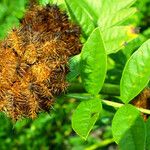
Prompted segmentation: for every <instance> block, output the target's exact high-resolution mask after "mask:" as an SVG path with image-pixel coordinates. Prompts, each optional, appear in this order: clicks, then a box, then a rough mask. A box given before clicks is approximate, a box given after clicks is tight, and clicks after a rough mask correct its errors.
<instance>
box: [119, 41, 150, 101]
mask: <svg viewBox="0 0 150 150" xmlns="http://www.w3.org/2000/svg"><path fill="white" fill-rule="evenodd" d="M149 64H150V40H147V41H146V42H145V43H144V44H143V45H142V46H141V47H140V48H139V49H138V50H137V51H136V52H135V53H133V55H132V56H131V57H130V59H129V60H128V61H127V63H126V65H125V68H124V71H123V74H122V78H121V83H120V93H121V100H122V101H123V102H124V103H128V102H130V101H131V100H132V99H133V98H134V97H135V96H137V95H138V94H139V93H140V92H141V91H142V90H143V89H144V87H145V86H146V85H147V84H148V82H149V79H150V66H149Z"/></svg>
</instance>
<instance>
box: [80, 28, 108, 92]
mask: <svg viewBox="0 0 150 150" xmlns="http://www.w3.org/2000/svg"><path fill="white" fill-rule="evenodd" d="M106 63H107V55H106V52H105V48H104V44H103V40H102V37H101V32H100V29H99V28H96V29H95V30H94V31H93V32H92V34H91V35H90V37H89V38H88V40H87V41H86V43H85V44H84V46H83V48H82V52H81V63H80V65H81V66H80V68H81V78H82V82H83V85H84V87H85V89H86V91H87V92H89V93H90V94H95V95H96V94H98V93H99V92H100V90H101V88H102V85H103V83H104V80H105V76H106V69H107V66H106V65H107V64H106Z"/></svg>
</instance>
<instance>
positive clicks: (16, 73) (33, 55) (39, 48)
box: [0, 5, 81, 120]
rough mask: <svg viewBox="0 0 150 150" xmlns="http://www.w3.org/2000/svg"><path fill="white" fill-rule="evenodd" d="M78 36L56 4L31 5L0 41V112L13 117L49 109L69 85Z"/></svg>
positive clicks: (77, 28)
mask: <svg viewBox="0 0 150 150" xmlns="http://www.w3.org/2000/svg"><path fill="white" fill-rule="evenodd" d="M69 31H70V32H69ZM79 37H80V29H79V27H78V26H76V25H74V24H72V23H71V22H70V21H68V17H67V15H66V14H65V13H64V12H62V11H61V10H59V8H58V7H57V6H56V5H52V6H46V7H41V6H37V5H34V6H32V8H30V9H29V10H28V11H27V12H26V14H25V17H24V19H23V20H22V21H21V25H20V27H19V28H18V29H13V30H12V31H11V32H10V34H9V35H8V37H7V38H6V39H5V40H4V41H2V42H1V43H0V111H3V112H5V113H6V114H7V115H8V116H10V117H11V118H12V119H13V120H18V119H20V118H21V117H30V118H35V117H36V116H37V114H38V112H39V111H48V110H49V108H50V106H51V105H52V103H53V101H54V97H55V96H56V95H59V94H60V93H62V92H64V91H65V89H66V87H67V85H68V84H67V82H66V81H65V77H66V74H67V72H68V67H67V63H68V59H69V57H70V56H73V55H75V54H78V53H79V52H80V49H81V43H80V40H79Z"/></svg>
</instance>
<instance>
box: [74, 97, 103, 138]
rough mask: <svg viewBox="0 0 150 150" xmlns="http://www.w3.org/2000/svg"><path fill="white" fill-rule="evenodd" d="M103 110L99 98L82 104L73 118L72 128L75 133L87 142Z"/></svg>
mask: <svg viewBox="0 0 150 150" xmlns="http://www.w3.org/2000/svg"><path fill="white" fill-rule="evenodd" d="M101 110H102V104H101V101H100V99H99V98H93V99H90V100H87V101H83V102H81V103H80V104H79V105H78V107H77V109H76V110H75V112H74V113H73V116H72V128H73V129H74V131H75V132H76V133H77V134H78V135H79V136H81V137H82V138H84V139H85V140H86V138H87V136H88V134H89V132H90V131H91V129H92V128H93V126H94V124H95V122H96V120H97V118H98V116H99V114H100V112H101Z"/></svg>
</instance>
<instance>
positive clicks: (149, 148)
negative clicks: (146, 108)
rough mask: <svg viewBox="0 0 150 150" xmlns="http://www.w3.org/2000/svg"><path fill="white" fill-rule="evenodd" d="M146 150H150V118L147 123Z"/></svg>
mask: <svg viewBox="0 0 150 150" xmlns="http://www.w3.org/2000/svg"><path fill="white" fill-rule="evenodd" d="M146 133H147V135H146V150H150V117H149V118H148V120H147V121H146Z"/></svg>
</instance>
